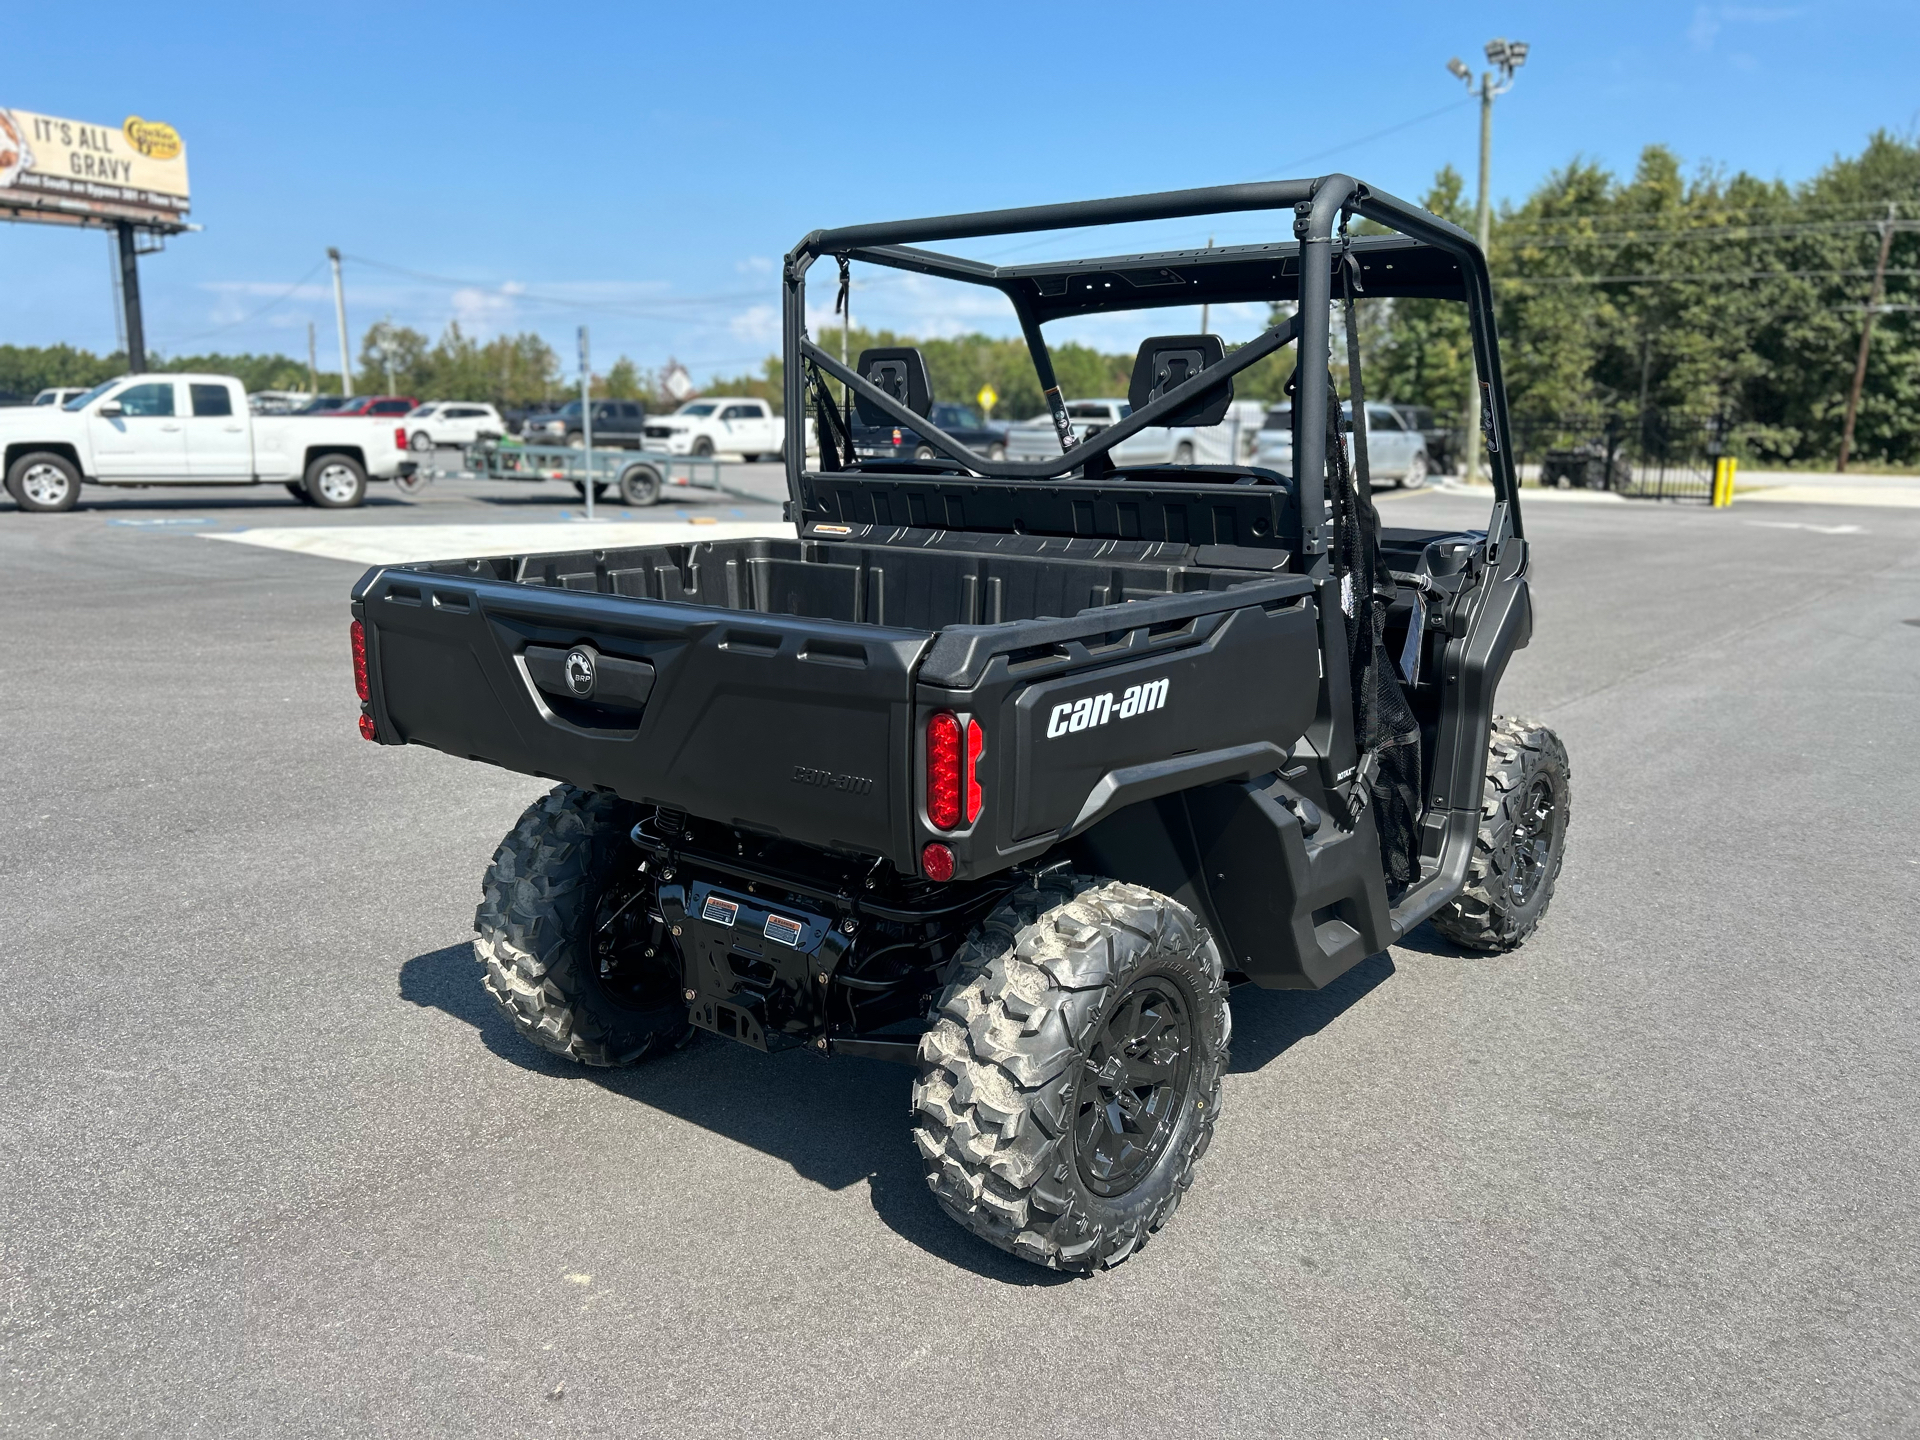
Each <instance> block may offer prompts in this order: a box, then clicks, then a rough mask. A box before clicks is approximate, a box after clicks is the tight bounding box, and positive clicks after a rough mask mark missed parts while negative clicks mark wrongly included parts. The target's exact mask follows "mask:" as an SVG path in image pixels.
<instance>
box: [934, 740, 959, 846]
mask: <svg viewBox="0 0 1920 1440" xmlns="http://www.w3.org/2000/svg"><path fill="white" fill-rule="evenodd" d="M927 821H928V823H930V824H931V825H932V826H933V828H934V829H936V830H951V829H953V827H954V826H956V825H958V824H959V823H960V721H959V719H958V718H957V717H956V716H955V715H953V714H952V712H950V711H947V710H942V711H941V712H940V713H939V714H937V715H935V716H934V717H933V718H932V719H930V720H928V721H927Z"/></svg>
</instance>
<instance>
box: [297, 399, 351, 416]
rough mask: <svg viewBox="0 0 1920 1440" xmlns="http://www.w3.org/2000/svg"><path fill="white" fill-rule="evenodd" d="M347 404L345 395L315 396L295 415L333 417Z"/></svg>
mask: <svg viewBox="0 0 1920 1440" xmlns="http://www.w3.org/2000/svg"><path fill="white" fill-rule="evenodd" d="M346 403H347V397H346V396H344V395H315V396H314V397H313V398H312V399H311V400H309V401H307V403H306V404H304V405H302V406H301V407H300V408H299V409H298V410H295V411H294V412H293V413H294V414H296V415H331V414H332V413H333V412H334V411H336V410H338V409H339V408H340V407H341V406H342V405H345V404H346Z"/></svg>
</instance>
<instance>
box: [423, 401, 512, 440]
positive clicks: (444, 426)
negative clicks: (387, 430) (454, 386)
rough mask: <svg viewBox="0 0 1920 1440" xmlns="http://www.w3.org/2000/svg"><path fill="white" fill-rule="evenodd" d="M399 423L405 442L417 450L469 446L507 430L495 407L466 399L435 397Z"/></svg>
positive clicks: (495, 438)
mask: <svg viewBox="0 0 1920 1440" xmlns="http://www.w3.org/2000/svg"><path fill="white" fill-rule="evenodd" d="M402 423H404V424H405V425H406V427H407V443H408V444H410V445H412V446H413V448H414V449H416V450H431V449H433V447H434V446H436V445H472V444H475V443H476V442H478V441H481V440H498V439H500V438H501V437H502V436H503V435H505V434H506V433H507V422H506V421H505V420H502V419H501V418H500V412H499V411H498V410H496V409H494V408H493V406H491V405H482V404H479V403H478V402H475V401H467V400H436V401H434V402H433V403H431V404H428V405H422V406H420V407H419V408H418V409H416V410H414V411H413V412H412V413H411V414H409V415H408V416H407V418H406V420H405V421H403V422H402Z"/></svg>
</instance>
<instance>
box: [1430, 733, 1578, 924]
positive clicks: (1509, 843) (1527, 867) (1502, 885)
mask: <svg viewBox="0 0 1920 1440" xmlns="http://www.w3.org/2000/svg"><path fill="white" fill-rule="evenodd" d="M1572 809H1573V773H1572V767H1571V766H1570V765H1569V764H1568V761H1567V747H1566V746H1565V745H1563V744H1561V743H1560V737H1559V736H1558V735H1556V734H1554V733H1553V731H1551V730H1549V729H1548V728H1547V727H1546V726H1544V725H1536V724H1534V723H1533V722H1532V721H1531V720H1516V719H1513V718H1510V717H1508V716H1505V715H1499V716H1495V717H1494V721H1493V733H1492V735H1491V737H1490V738H1489V740H1488V744H1487V779H1486V788H1485V789H1484V790H1482V791H1481V793H1480V829H1479V833H1478V834H1476V835H1475V836H1474V842H1473V858H1472V859H1471V861H1470V862H1469V863H1468V867H1467V883H1466V887H1465V888H1464V889H1462V890H1461V892H1460V893H1459V894H1458V895H1456V896H1455V897H1454V898H1453V899H1452V900H1450V901H1448V902H1447V904H1446V905H1444V906H1442V907H1441V909H1440V910H1439V912H1438V913H1437V914H1435V916H1434V917H1433V928H1434V929H1436V930H1438V931H1439V932H1440V933H1441V934H1442V935H1444V936H1446V937H1447V938H1448V939H1449V940H1451V941H1453V942H1454V943H1455V944H1457V945H1464V946H1465V947H1466V948H1467V949H1469V950H1489V951H1498V950H1511V949H1513V948H1514V947H1515V946H1517V945H1519V944H1520V943H1521V942H1522V941H1524V940H1525V939H1526V938H1527V937H1528V936H1529V935H1531V934H1532V933H1533V932H1534V930H1535V928H1536V927H1537V926H1538V925H1539V924H1540V921H1541V920H1542V918H1544V917H1545V915H1546V913H1547V906H1548V904H1549V903H1550V902H1551V901H1552V899H1553V885H1554V881H1556V880H1558V879H1559V878H1560V862H1561V860H1562V858H1563V857H1564V854H1565V850H1566V843H1567V821H1568V820H1569V819H1570V818H1571V815H1572Z"/></svg>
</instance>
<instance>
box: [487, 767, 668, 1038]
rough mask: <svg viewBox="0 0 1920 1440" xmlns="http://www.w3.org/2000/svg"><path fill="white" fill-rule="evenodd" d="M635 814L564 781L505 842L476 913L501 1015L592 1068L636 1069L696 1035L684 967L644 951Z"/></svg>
mask: <svg viewBox="0 0 1920 1440" xmlns="http://www.w3.org/2000/svg"><path fill="white" fill-rule="evenodd" d="M637 815H638V812H637V811H636V810H635V808H634V807H633V806H631V805H629V804H627V803H626V802H625V801H623V800H619V799H617V798H615V797H614V796H611V795H596V794H591V793H589V792H587V791H584V790H577V789H575V788H574V787H573V786H571V785H562V786H559V787H558V788H556V789H555V790H554V791H553V792H552V793H551V794H549V795H547V796H546V797H545V798H544V799H542V800H538V801H536V802H535V803H534V804H532V805H530V806H528V807H527V811H526V813H525V814H524V815H522V816H521V817H520V822H519V824H517V825H515V826H514V827H513V830H512V831H511V832H510V833H509V834H508V836H507V838H506V839H504V840H502V841H501V842H500V848H499V849H498V850H496V851H495V852H494V856H493V864H491V865H490V866H488V867H487V878H486V880H485V881H484V883H483V884H482V887H481V900H480V908H479V910H478V912H476V913H475V915H474V917H473V928H474V929H475V930H476V931H477V932H478V935H477V937H476V938H475V940H474V942H473V953H474V958H475V959H477V960H479V961H480V963H481V964H482V965H484V966H485V967H486V972H487V973H486V982H485V983H486V987H487V993H488V994H489V995H491V996H492V997H493V1000H494V1003H495V1004H496V1005H498V1006H499V1007H500V1010H501V1013H502V1014H504V1015H505V1016H506V1017H507V1019H508V1020H510V1021H512V1022H513V1028H514V1029H516V1030H518V1031H519V1032H520V1033H521V1034H522V1035H523V1036H525V1037H526V1038H527V1039H529V1040H531V1041H532V1042H533V1043H534V1044H536V1045H538V1046H539V1047H540V1048H541V1049H542V1050H547V1051H551V1052H552V1053H553V1054H555V1055H562V1056H565V1057H566V1058H567V1059H569V1060H578V1061H579V1062H580V1063H582V1064H583V1065H631V1064H633V1063H634V1062H636V1061H638V1060H641V1059H643V1058H645V1057H646V1056H648V1055H651V1054H657V1053H659V1052H661V1051H664V1050H670V1049H674V1048H677V1047H679V1046H681V1045H684V1044H686V1043H687V1041H688V1040H689V1039H690V1038H691V1037H692V1034H693V1030H692V1027H691V1026H690V1025H689V1024H688V1023H687V1009H686V1006H685V1005H684V1004H683V1003H682V1002H681V998H680V993H679V984H680V982H679V970H678V967H677V963H673V962H671V961H670V960H669V959H668V955H669V954H670V952H663V954H662V955H661V956H660V957H657V958H654V959H649V957H647V956H646V955H645V954H644V952H643V950H642V949H641V948H640V947H642V946H643V945H644V939H643V938H642V937H643V936H644V933H645V931H646V927H647V915H646V907H647V901H646V899H645V897H644V895H642V896H639V897H638V898H632V897H633V895H634V892H635V891H636V890H637V888H638V877H637V875H636V874H635V870H636V867H637V866H638V864H639V858H640V857H639V854H638V852H636V851H634V850H633V849H632V847H631V845H630V843H629V842H628V839H627V832H628V831H629V830H630V829H631V827H632V825H633V822H634V820H635V819H636V818H637ZM630 898H631V904H629V905H626V906H625V908H624V909H623V908H621V902H622V901H625V900H628V899H630ZM623 923H624V926H625V927H626V928H625V929H624V930H623V929H622V928H621V927H622V926H623ZM618 942H625V943H618Z"/></svg>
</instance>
